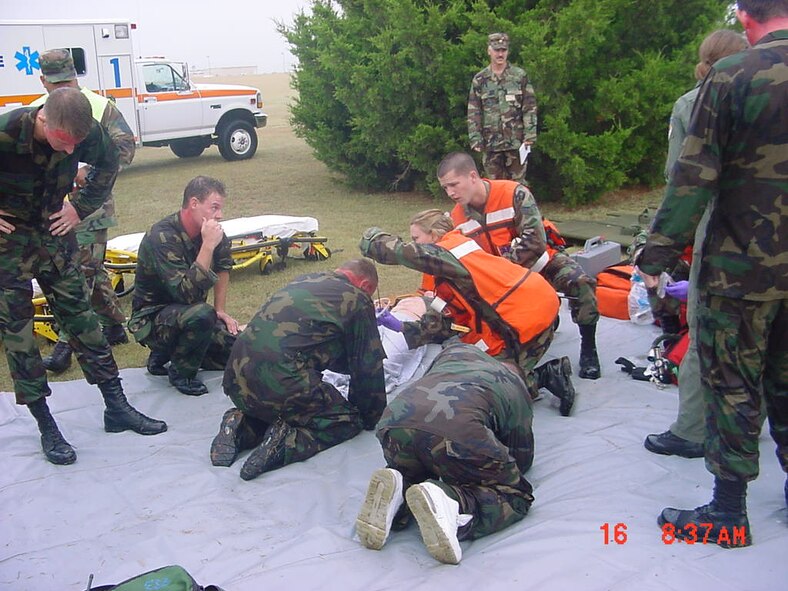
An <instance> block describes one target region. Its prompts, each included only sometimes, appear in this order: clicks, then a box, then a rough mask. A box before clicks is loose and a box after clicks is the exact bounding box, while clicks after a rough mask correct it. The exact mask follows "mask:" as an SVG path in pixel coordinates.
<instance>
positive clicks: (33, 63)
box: [14, 46, 41, 76]
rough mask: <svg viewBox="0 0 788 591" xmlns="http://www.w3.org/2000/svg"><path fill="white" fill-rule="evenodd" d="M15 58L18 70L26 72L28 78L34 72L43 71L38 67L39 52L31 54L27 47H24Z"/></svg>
mask: <svg viewBox="0 0 788 591" xmlns="http://www.w3.org/2000/svg"><path fill="white" fill-rule="evenodd" d="M14 57H15V58H16V59H17V63H16V69H17V70H19V71H20V72H21V71H22V70H24V71H25V74H26V75H28V76H32V75H33V70H40V69H41V66H39V65H38V52H37V51H33V52H31V51H30V48H29V47H27V46H25V47H23V48H22V51H17V52H16V53H15V54H14Z"/></svg>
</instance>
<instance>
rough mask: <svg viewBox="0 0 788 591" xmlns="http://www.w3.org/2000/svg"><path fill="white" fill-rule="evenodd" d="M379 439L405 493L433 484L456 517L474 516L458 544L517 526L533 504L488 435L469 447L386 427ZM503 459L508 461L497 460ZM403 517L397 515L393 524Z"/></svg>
mask: <svg viewBox="0 0 788 591" xmlns="http://www.w3.org/2000/svg"><path fill="white" fill-rule="evenodd" d="M377 435H378V439H379V440H380V444H381V446H382V447H383V456H384V457H385V458H386V464H387V465H388V467H389V468H393V469H395V470H397V471H399V472H400V473H401V474H402V479H403V490H407V488H408V487H409V486H411V485H413V484H418V483H420V482H425V481H426V482H431V483H433V484H435V485H437V486H439V487H440V488H441V489H442V490H443V491H444V492H445V493H446V494H447V495H449V496H450V497H451V498H452V499H454V500H455V501H457V502H458V503H459V505H460V513H465V514H468V515H473V519H472V520H471V521H470V523H469V524H468V525H466V526H464V527H462V528H460V530H459V531H458V532H457V535H458V538H459V539H461V540H473V539H476V538H481V537H483V536H486V535H489V534H491V533H494V532H497V531H500V530H502V529H504V528H506V527H509V526H510V525H512V524H514V523H517V522H518V521H520V520H521V519H522V518H523V517H525V515H526V514H527V513H528V509H529V508H530V507H531V504H532V503H533V501H534V497H533V495H532V494H531V493H532V492H533V488H532V487H531V484H530V483H529V482H528V480H526V479H525V477H524V476H523V475H522V474H520V470H519V468H518V467H517V463H516V462H515V461H514V458H512V456H511V454H509V450H508V449H506V447H505V446H504V445H503V444H502V443H501V442H500V441H498V440H497V439H496V438H495V436H494V435H493V434H492V432H491V431H490V432H489V437H488V439H487V441H484V442H474V444H473V445H470V444H466V443H462V442H458V441H451V440H449V439H445V438H443V437H441V436H439V435H434V434H432V433H429V432H427V431H421V430H419V429H413V428H405V427H388V428H385V429H382V430H380V431H378V434H377ZM501 457H506V458H507V459H506V460H505V461H502V460H500V459H497V458H501ZM401 518H402V516H401V515H398V517H397V521H398V522H401V521H402V519H401Z"/></svg>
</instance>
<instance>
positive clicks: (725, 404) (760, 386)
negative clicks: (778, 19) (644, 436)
mask: <svg viewBox="0 0 788 591" xmlns="http://www.w3.org/2000/svg"><path fill="white" fill-rule="evenodd" d="M786 64H788V30H781V31H775V32H773V33H770V34H768V35H766V36H765V37H764V38H763V39H761V40H760V41H759V42H758V43H756V44H755V45H754V46H753V48H752V49H751V50H748V51H744V52H741V53H738V54H735V55H733V56H730V57H727V58H724V59H722V60H720V61H718V62H717V63H716V64H715V65H714V67H713V68H712V70H711V72H710V73H709V75H708V76H707V77H706V79H705V81H704V83H703V85H702V87H701V89H700V92H699V95H698V99H697V100H698V103H697V105H696V108H695V111H694V116H693V119H692V123H691V125H690V133H689V135H688V136H687V139H686V142H685V144H684V149H683V151H682V154H681V156H680V158H679V160H678V161H677V163H676V165H675V166H674V168H673V171H672V175H671V179H670V184H669V185H668V188H667V192H666V195H665V199H664V201H663V204H662V207H661V208H660V210H659V212H658V213H657V216H656V218H655V220H654V223H653V226H652V228H651V232H650V234H649V239H648V242H647V244H646V246H645V248H644V250H643V252H642V254H641V256H640V258H639V259H638V265H639V266H640V268H641V269H642V270H643V271H644V272H645V273H648V274H651V275H657V274H659V272H660V271H663V270H665V269H670V268H672V267H673V265H675V262H676V260H677V259H678V257H679V255H680V254H681V251H682V250H683V249H684V247H685V245H686V244H688V243H689V242H690V241H691V240H692V237H693V233H694V231H695V226H696V225H697V224H698V221H699V220H700V218H701V214H702V213H703V211H704V209H705V208H706V205H707V203H710V204H711V208H712V209H711V217H710V220H709V226H708V232H707V234H706V238H705V241H704V244H703V248H702V258H701V261H700V275H699V281H698V285H699V288H700V292H701V293H700V305H699V309H698V318H697V322H698V332H697V335H693V337H695V336H697V340H698V344H699V347H700V359H701V369H702V371H701V375H702V378H703V380H704V383H705V384H706V386H707V387H708V388H709V395H708V398H707V405H708V406H707V415H706V416H707V430H706V466H707V468H708V469H709V470H710V471H711V472H712V473H713V474H714V475H715V476H716V477H717V479H718V481H719V480H722V481H729V482H742V481H744V482H746V481H749V480H752V479H754V478H755V477H756V476H757V475H758V435H759V433H760V421H759V414H760V405H761V400H762V399H761V390H762V391H763V394H764V396H765V399H766V406H767V412H768V416H769V421H770V425H771V433H772V437H773V438H774V439H775V441H776V442H777V455H778V457H779V460H780V463H781V464H782V467H783V469H784V470H786V471H788V418H787V417H788V341H787V340H786V338H785V335H786V334H788V316H786V308H785V304H786V297H787V296H788V226H787V225H786V219H788V201H786V199H788V163H787V162H786V154H788V145H786V143H787V141H788V140H786V138H787V137H788V109H786V105H788V65H786ZM715 498H716V496H715Z"/></svg>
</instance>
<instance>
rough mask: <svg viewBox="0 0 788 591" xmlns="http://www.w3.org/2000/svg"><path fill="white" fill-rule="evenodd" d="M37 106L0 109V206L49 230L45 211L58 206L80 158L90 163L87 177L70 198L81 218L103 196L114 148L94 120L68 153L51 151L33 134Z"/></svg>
mask: <svg viewBox="0 0 788 591" xmlns="http://www.w3.org/2000/svg"><path fill="white" fill-rule="evenodd" d="M37 113H38V108H34V107H22V108H21V109H16V110H14V111H10V112H8V113H4V114H3V115H0V209H2V210H4V211H5V212H7V213H8V214H9V215H11V216H14V217H17V218H19V219H20V220H24V221H25V222H28V223H30V224H32V225H38V226H40V227H41V229H42V231H45V232H46V233H47V234H48V233H49V225H50V223H51V222H50V220H49V216H50V215H52V214H53V213H56V212H58V211H60V210H61V209H62V208H63V198H64V197H65V196H66V195H68V193H69V191H71V189H72V187H73V185H74V176H75V175H76V172H77V166H78V164H79V163H80V162H87V163H88V164H91V165H92V167H93V168H92V170H91V171H90V173H88V183H87V184H86V185H85V187H84V188H82V189H80V190H79V191H78V192H77V193H76V194H75V195H73V196H72V198H71V204H72V205H73V206H74V209H76V211H77V214H79V217H80V219H85V218H86V217H87V216H88V215H90V214H91V213H93V212H94V211H95V210H96V209H97V208H99V207H100V206H101V204H102V203H104V201H105V200H106V198H107V195H108V194H109V192H110V190H111V189H112V185H113V183H114V182H115V177H116V176H117V174H118V151H117V148H116V147H115V144H114V143H113V142H112V140H111V139H110V137H109V135H107V132H106V131H105V130H104V129H103V128H102V127H101V125H99V124H98V123H94V125H93V126H92V128H91V130H90V133H89V134H88V136H87V138H85V140H84V141H83V142H82V143H80V144H79V145H78V146H77V147H76V149H75V150H74V152H73V153H71V154H66V153H65V152H54V151H53V150H52V149H51V148H50V147H49V145H48V144H47V145H45V144H42V143H40V142H38V141H36V140H35V138H34V137H33V130H34V127H35V119H36V115H37Z"/></svg>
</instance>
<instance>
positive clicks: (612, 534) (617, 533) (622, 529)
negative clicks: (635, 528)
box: [599, 522, 628, 546]
mask: <svg viewBox="0 0 788 591" xmlns="http://www.w3.org/2000/svg"><path fill="white" fill-rule="evenodd" d="M599 529H601V530H602V543H603V544H604V545H605V546H607V545H608V544H610V543H611V542H614V543H616V544H618V545H622V544H626V543H627V538H628V536H627V524H626V523H621V522H619V523H616V524H615V525H613V526H612V527H611V525H610V524H609V523H603V524H602V525H600V526H599Z"/></svg>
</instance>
